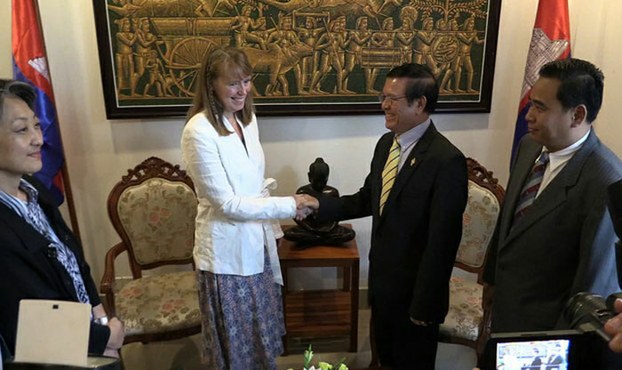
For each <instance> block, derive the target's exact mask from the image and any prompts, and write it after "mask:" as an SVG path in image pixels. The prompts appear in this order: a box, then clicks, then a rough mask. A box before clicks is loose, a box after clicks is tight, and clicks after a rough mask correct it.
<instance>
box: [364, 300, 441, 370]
mask: <svg viewBox="0 0 622 370" xmlns="http://www.w3.org/2000/svg"><path fill="white" fill-rule="evenodd" d="M372 325H373V326H374V336H375V343H376V350H377V352H378V359H379V360H380V364H381V365H382V366H383V367H390V368H392V369H393V370H413V369H417V370H426V369H432V370H433V369H434V363H435V361H436V350H437V348H438V328H439V325H438V324H431V325H429V326H419V325H415V324H413V323H412V322H411V321H410V318H409V316H408V311H407V310H406V309H405V308H404V309H403V310H399V311H396V310H395V309H390V307H382V305H381V306H380V307H377V305H374V304H372Z"/></svg>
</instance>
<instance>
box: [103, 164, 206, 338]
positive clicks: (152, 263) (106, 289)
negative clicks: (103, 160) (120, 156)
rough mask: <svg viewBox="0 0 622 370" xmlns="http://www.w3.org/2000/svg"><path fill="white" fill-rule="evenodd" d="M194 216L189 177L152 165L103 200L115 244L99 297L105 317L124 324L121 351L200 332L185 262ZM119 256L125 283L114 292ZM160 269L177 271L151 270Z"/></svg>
mask: <svg viewBox="0 0 622 370" xmlns="http://www.w3.org/2000/svg"><path fill="white" fill-rule="evenodd" d="M196 212H197V198H196V194H195V192H194V185H193V183H192V180H191V179H190V177H188V175H186V172H185V171H183V170H181V169H180V168H179V166H178V165H175V166H173V165H172V164H170V163H168V162H166V161H164V160H162V159H160V158H156V157H151V158H148V159H147V160H145V161H143V162H142V163H140V164H139V165H137V166H136V167H135V168H133V169H130V170H128V173H127V175H125V176H123V177H122V178H121V181H119V182H118V183H117V184H116V185H115V186H114V187H113V189H112V191H111V192H110V195H109V196H108V215H109V217H110V221H111V222H112V225H113V226H114V228H115V230H116V231H117V233H118V234H119V236H120V237H121V242H120V243H118V244H116V245H115V246H113V247H112V248H111V249H110V250H109V251H108V253H107V254H106V261H105V263H106V266H105V270H104V275H103V277H102V281H101V286H100V289H101V292H102V293H103V294H105V304H106V305H107V308H108V310H109V312H110V313H111V314H114V315H116V316H117V317H119V319H120V320H122V321H123V322H124V324H125V343H126V344H127V343H131V342H137V341H140V342H151V341H163V340H172V339H178V338H182V337H185V336H189V335H192V334H196V333H199V332H200V331H201V320H200V311H199V303H198V290H197V286H196V277H195V273H194V271H193V270H194V264H193V260H192V249H193V245H194V229H195V226H194V225H195V216H196ZM122 253H126V254H127V258H128V260H129V265H130V269H131V272H132V280H131V281H130V282H128V283H126V284H124V285H123V286H117V284H116V281H115V280H116V277H115V259H116V257H117V256H119V255H120V254H122ZM166 265H180V266H176V267H172V268H165V269H162V268H160V269H158V270H154V269H155V268H159V267H163V266H166ZM181 265H185V269H183V268H182V267H181ZM180 269H183V271H179V270H180ZM146 270H151V271H150V273H149V275H148V276H147V275H143V272H144V271H146ZM160 270H166V271H160ZM169 270H173V271H172V272H170V271H169ZM156 271H157V272H158V274H156ZM160 272H162V273H160ZM119 285H120V284H119Z"/></svg>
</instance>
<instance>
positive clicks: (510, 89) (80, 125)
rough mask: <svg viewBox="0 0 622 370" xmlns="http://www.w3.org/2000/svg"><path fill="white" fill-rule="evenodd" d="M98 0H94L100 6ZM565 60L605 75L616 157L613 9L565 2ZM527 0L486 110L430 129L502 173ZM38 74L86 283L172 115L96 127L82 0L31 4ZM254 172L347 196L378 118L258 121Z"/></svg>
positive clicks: (510, 8) (88, 13)
mask: <svg viewBox="0 0 622 370" xmlns="http://www.w3.org/2000/svg"><path fill="white" fill-rule="evenodd" d="M101 1H103V0H101ZM569 6H570V12H571V14H570V16H571V22H570V24H571V28H572V29H571V37H572V48H573V49H572V54H573V56H575V57H579V58H584V59H588V60H590V61H592V62H594V63H595V64H596V65H598V66H600V67H601V68H602V69H603V71H604V73H605V76H606V77H607V79H606V86H607V88H606V92H605V102H604V108H603V110H602V111H601V114H600V116H599V119H598V120H597V122H596V124H595V126H596V127H597V129H598V132H599V134H600V137H601V139H602V140H603V141H604V142H605V143H606V144H608V145H609V146H610V147H611V148H612V149H613V150H614V151H615V152H616V153H618V154H622V140H619V139H618V136H619V134H620V129H619V128H618V127H616V126H615V122H616V121H617V114H616V113H618V112H619V109H618V107H617V102H619V101H621V98H622V96H621V95H622V92H621V91H620V89H619V88H618V86H620V85H622V75H620V66H619V60H620V59H621V58H620V57H621V55H620V54H621V53H622V49H621V48H619V42H616V41H615V40H616V39H617V37H619V35H620V34H621V33H622V23H620V22H619V19H622V2H619V1H610V0H592V1H589V2H588V1H581V0H569ZM536 7H537V0H520V1H519V0H504V1H503V3H502V9H501V12H502V14H501V22H500V23H501V26H500V30H499V43H498V48H497V60H496V69H495V77H494V91H493V100H492V111H491V113H490V114H438V115H435V116H434V117H433V118H434V121H435V123H436V124H437V126H438V128H439V129H440V130H441V131H442V132H443V133H444V134H445V135H446V136H447V137H448V138H449V139H450V140H451V141H452V142H454V143H455V144H456V145H457V146H458V147H459V148H460V149H461V150H462V151H463V152H464V153H465V154H466V155H467V156H471V157H474V158H476V159H478V160H479V161H480V162H481V163H483V164H484V165H485V166H486V167H487V168H488V169H490V170H492V171H494V173H495V174H496V175H497V177H499V179H500V181H501V182H502V183H505V181H506V180H507V177H508V163H509V150H510V147H511V142H512V135H513V129H514V122H515V119H516V110H517V106H518V99H519V96H518V95H519V93H520V89H521V84H522V77H523V70H524V67H525V60H526V54H527V49H528V46H529V40H530V38H531V31H532V28H533V23H534V18H535V12H536ZM10 8H11V5H10V1H9V0H0V35H2V36H1V37H0V51H1V52H0V76H3V77H10V76H11V73H12V72H11V59H10V53H11V52H10V50H11V43H10V34H11V33H10V23H11V22H10V16H11V9H10ZM40 11H41V14H42V23H43V29H44V35H45V38H46V45H47V50H48V58H49V65H50V72H51V76H52V80H53V84H54V88H55V95H56V101H57V108H58V114H59V119H60V123H61V130H62V138H63V142H64V149H65V153H66V157H67V166H68V169H69V175H70V179H71V185H72V189H73V194H74V198H75V202H76V208H77V214H78V219H79V225H80V230H81V233H82V239H83V244H84V246H85V251H86V255H87V259H88V261H89V262H90V264H91V266H92V268H93V273H94V276H95V279H96V281H99V278H100V276H101V273H102V271H103V268H102V266H103V263H104V254H105V252H106V250H107V249H108V248H109V247H110V246H111V245H113V244H114V243H116V242H118V237H117V235H116V234H115V232H114V230H113V228H112V226H111V225H110V222H109V221H108V216H107V213H106V198H107V196H108V192H109V190H110V189H111V187H112V186H113V185H114V183H115V182H116V181H118V179H119V178H120V177H121V175H123V174H125V173H126V170H127V169H128V168H131V167H133V166H134V165H135V164H137V163H138V162H140V161H142V160H143V159H145V158H146V157H148V156H151V155H156V156H160V157H162V158H164V159H166V160H169V161H171V162H176V163H179V162H180V159H181V155H180V150H179V139H180V135H181V130H182V127H183V120H182V119H181V118H175V119H148V120H115V121H108V120H106V116H105V111H104V104H103V93H102V85H101V77H100V71H99V60H98V52H97V44H96V38H95V26H94V21H93V8H92V2H91V1H88V0H80V1H65V0H45V1H40ZM259 125H260V132H261V139H262V142H263V146H264V150H265V154H266V159H267V171H266V176H268V177H274V178H276V179H277V180H278V181H279V183H280V187H279V189H278V191H277V193H278V194H281V195H287V194H291V193H293V192H294V191H295V189H296V188H297V187H298V186H300V185H302V184H304V183H306V182H307V180H306V171H307V168H308V165H309V164H310V163H311V162H312V161H313V160H314V159H315V157H317V156H322V157H324V159H325V160H326V162H327V163H329V164H330V166H331V177H330V180H329V184H330V185H332V186H335V187H337V188H338V189H339V190H340V191H341V192H342V193H343V194H347V193H350V192H354V191H356V190H357V189H358V188H359V187H360V186H361V184H362V183H363V179H364V177H365V176H366V174H367V171H368V166H369V161H370V158H371V155H372V151H373V148H374V145H375V143H376V140H377V139H378V137H379V136H380V135H381V134H382V133H383V132H385V128H384V120H383V117H382V116H379V115H371V116H345V117H344V116H339V117H289V118H274V117H260V120H259ZM352 223H353V224H354V227H355V228H356V230H357V232H358V235H357V241H358V244H359V248H360V253H361V256H362V259H361V286H366V285H367V278H366V272H367V262H366V258H365V256H366V255H367V252H368V249H369V229H370V220H369V218H367V219H362V220H355V221H353V222H352Z"/></svg>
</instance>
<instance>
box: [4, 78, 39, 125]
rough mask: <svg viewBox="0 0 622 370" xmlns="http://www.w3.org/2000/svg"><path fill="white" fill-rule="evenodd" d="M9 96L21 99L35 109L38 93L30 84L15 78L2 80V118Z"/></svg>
mask: <svg viewBox="0 0 622 370" xmlns="http://www.w3.org/2000/svg"><path fill="white" fill-rule="evenodd" d="M7 98H14V99H21V100H23V101H24V102H25V103H26V105H28V108H30V109H31V110H33V111H34V110H35V99H36V98H37V93H36V92H35V89H34V88H33V87H32V86H30V85H29V84H27V83H25V82H21V81H15V80H0V118H1V117H2V115H3V114H4V100H5V99H7Z"/></svg>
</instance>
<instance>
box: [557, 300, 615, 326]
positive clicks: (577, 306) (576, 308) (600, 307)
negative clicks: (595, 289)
mask: <svg viewBox="0 0 622 370" xmlns="http://www.w3.org/2000/svg"><path fill="white" fill-rule="evenodd" d="M564 317H565V318H566V320H568V322H569V323H570V327H571V328H573V329H579V330H581V331H583V332H589V331H596V332H597V333H598V334H599V335H604V332H603V331H602V327H603V325H604V324H605V322H607V320H609V319H610V318H611V317H613V315H612V313H611V311H609V310H608V309H607V304H606V303H605V299H604V298H603V297H601V296H599V295H596V294H590V293H586V292H581V293H577V294H576V295H575V296H573V297H572V298H570V300H568V303H567V304H566V307H565V308H564Z"/></svg>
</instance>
